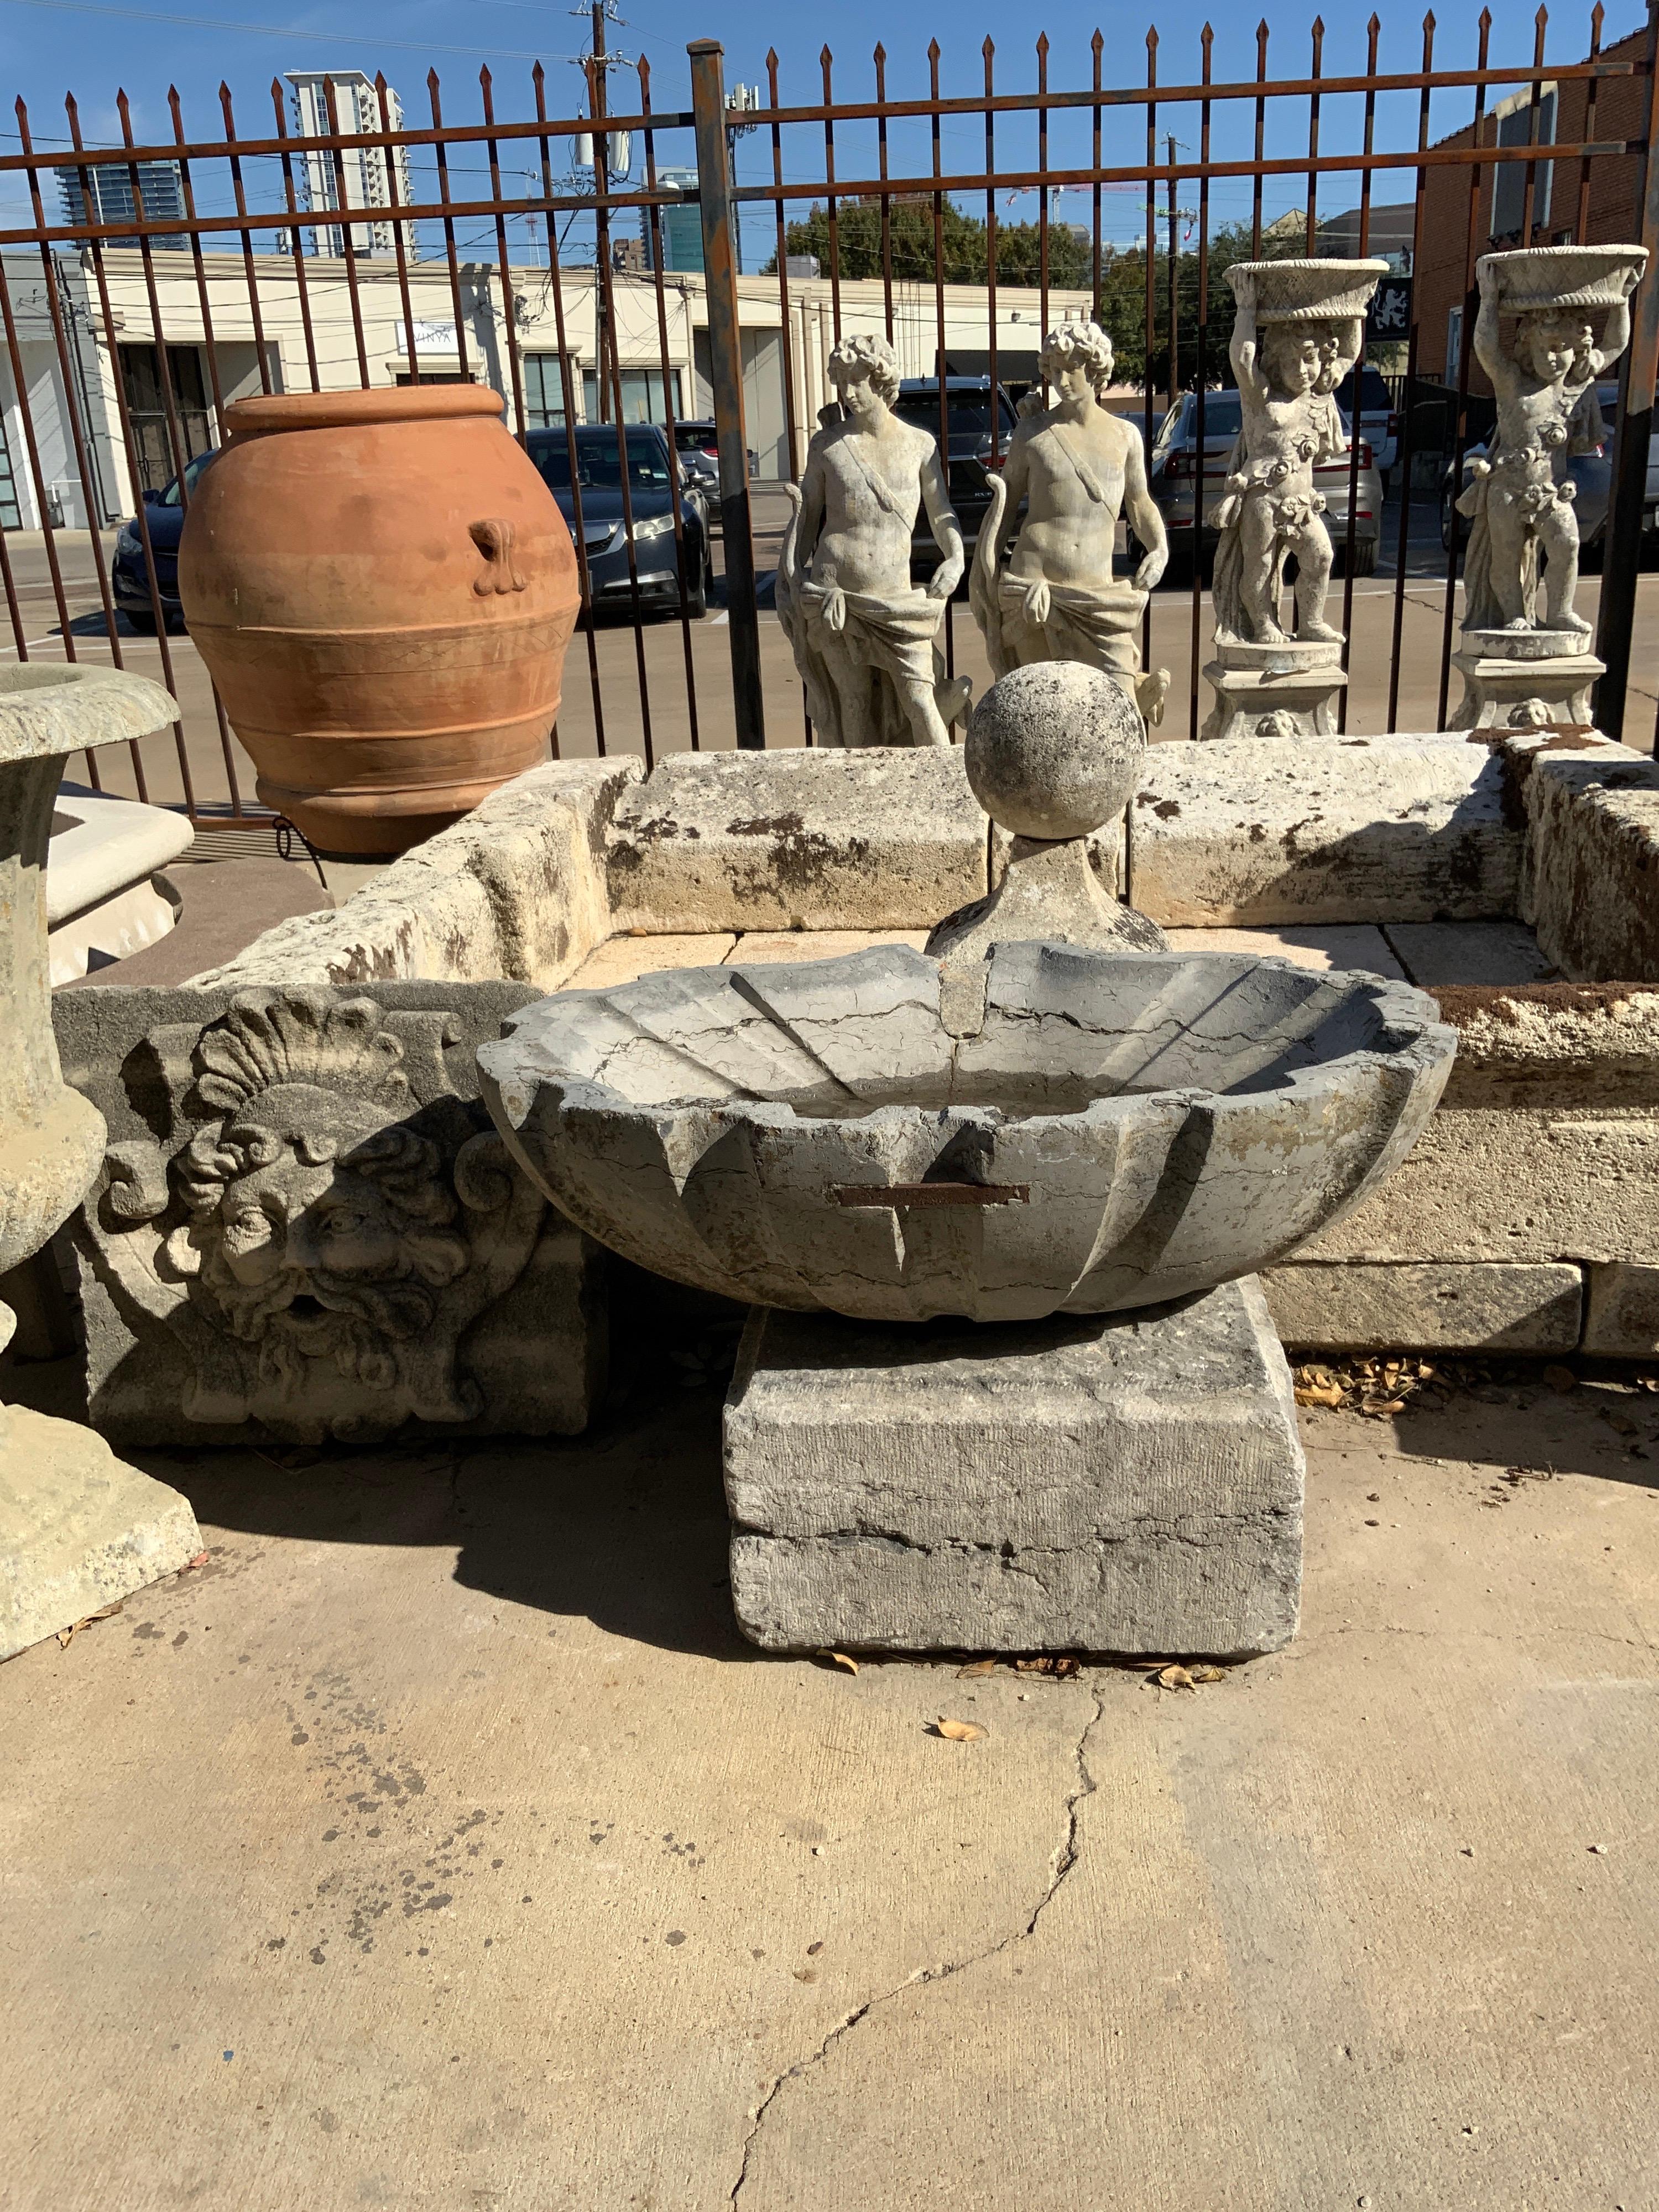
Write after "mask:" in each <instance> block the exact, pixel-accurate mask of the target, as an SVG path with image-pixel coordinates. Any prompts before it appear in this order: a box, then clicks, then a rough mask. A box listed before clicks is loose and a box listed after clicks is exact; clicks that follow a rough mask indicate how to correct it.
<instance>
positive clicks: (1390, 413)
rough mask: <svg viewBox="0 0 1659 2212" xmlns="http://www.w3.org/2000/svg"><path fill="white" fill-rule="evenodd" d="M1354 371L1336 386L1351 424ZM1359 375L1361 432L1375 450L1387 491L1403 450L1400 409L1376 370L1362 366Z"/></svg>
mask: <svg viewBox="0 0 1659 2212" xmlns="http://www.w3.org/2000/svg"><path fill="white" fill-rule="evenodd" d="M1354 374H1355V372H1354V371H1353V370H1352V369H1350V370H1349V371H1348V373H1347V374H1346V376H1345V377H1344V378H1343V380H1342V381H1341V383H1340V384H1339V385H1338V386H1337V387H1336V404H1337V405H1338V406H1339V407H1340V409H1341V410H1342V420H1343V421H1344V422H1346V423H1348V424H1349V425H1351V426H1352V422H1353V380H1354ZM1358 375H1359V380H1360V383H1359V435H1360V436H1361V437H1362V438H1363V439H1364V441H1365V442H1366V444H1367V445H1368V446H1370V449H1371V454H1372V458H1373V459H1375V461H1376V465H1377V469H1378V471H1379V472H1380V474H1381V476H1382V478H1383V489H1384V490H1385V491H1386V490H1387V489H1388V483H1389V474H1390V472H1391V471H1392V470H1393V467H1394V465H1395V460H1396V459H1398V457H1399V453H1400V410H1399V409H1398V408H1397V407H1396V406H1395V403H1394V394H1393V393H1392V392H1390V391H1389V387H1388V386H1387V385H1386V384H1385V383H1384V382H1383V378H1382V376H1381V375H1380V374H1378V372H1377V371H1376V369H1374V368H1364V369H1361V370H1360V371H1359V372H1358Z"/></svg>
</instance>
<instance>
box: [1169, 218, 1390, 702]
mask: <svg viewBox="0 0 1659 2212" xmlns="http://www.w3.org/2000/svg"><path fill="white" fill-rule="evenodd" d="M1387 273H1388V264H1387V262H1385V261H1238V262H1235V263H1234V264H1233V265H1232V267H1231V269H1229V270H1228V271H1227V276H1228V281H1229V283H1231V285H1232V288H1233V296H1234V298H1235V299H1236V300H1237V303H1238V306H1237V314H1236V315H1235V317H1234V321H1233V335H1232V342H1231V347H1230V349H1229V351H1230V357H1231V362H1232V365H1233V372H1234V374H1235V375H1236V376H1237V379H1238V391H1239V399H1240V403H1241V406H1242V410H1243V428H1242V430H1241V431H1240V434H1239V438H1238V441H1237V445H1236V447H1234V451H1233V456H1232V460H1231V465H1230V466H1229V469H1228V474H1227V486H1226V490H1225V494H1224V495H1223V496H1222V498H1221V499H1220V500H1219V501H1218V502H1217V503H1216V505H1215V507H1213V508H1212V511H1211V515H1210V520H1211V521H1212V523H1213V524H1214V525H1215V526H1217V527H1218V529H1219V531H1220V532H1221V542H1220V544H1219V546H1218V548H1217V551H1216V557H1215V590H1214V598H1215V655H1216V657H1215V659H1213V660H1212V662H1211V663H1210V664H1209V665H1208V666H1207V667H1206V669H1205V671H1204V675H1205V680H1206V682H1207V683H1208V684H1210V685H1211V687H1212V690H1214V693H1215V705H1214V707H1213V708H1212V710H1211V713H1210V714H1209V717H1208V719H1207V720H1206V722H1205V725H1204V729H1203V733H1202V734H1203V735H1204V736H1205V737H1206V738H1234V737H1249V736H1252V735H1259V736H1275V737H1290V736H1295V735H1297V734H1299V733H1300V734H1305V735H1307V736H1310V737H1326V736H1329V735H1330V734H1331V733H1332V732H1333V730H1334V721H1333V719H1332V713H1331V708H1332V702H1334V699H1335V698H1336V696H1337V695H1338V693H1339V692H1340V691H1342V690H1344V689H1345V688H1346V684H1347V680H1348V678H1347V672H1346V670H1345V669H1344V667H1343V666H1342V645H1343V638H1342V633H1341V631H1340V630H1339V629H1333V628H1332V626H1331V625H1330V623H1328V622H1327V621H1326V619H1325V599H1326V595H1327V592H1328V590H1329V588H1330V580H1331V560H1332V553H1331V539H1330V532H1329V531H1328V529H1327V528H1326V526H1325V518H1324V512H1323V510H1324V505H1325V502H1324V499H1323V497H1322V495H1321V494H1320V493H1318V492H1317V491H1316V490H1315V489H1314V477H1313V472H1314V469H1315V467H1316V465H1317V464H1318V463H1319V462H1321V461H1325V460H1330V459H1334V458H1335V457H1337V456H1339V455H1340V454H1343V453H1346V452H1347V450H1348V434H1347V432H1346V429H1345V428H1344V427H1343V422H1342V417H1341V415H1340V411H1339V410H1338V407H1337V404H1336V401H1335V398H1334V396H1333V395H1334V392H1335V391H1336V387H1337V386H1338V385H1339V384H1340V382H1341V381H1342V379H1343V378H1344V377H1345V376H1346V374H1347V373H1348V371H1349V370H1350V369H1351V368H1352V367H1353V365H1354V363H1355V362H1357V361H1358V358H1359V355H1360V352H1361V350H1362V348H1363V346H1364V330H1365V321H1364V318H1365V310H1366V308H1367V307H1368V306H1369V305H1370V299H1371V295H1372V294H1373V293H1374V292H1375V291H1376V284H1377V279H1378V278H1379V277H1380V276H1385V275H1386V274H1387ZM1292 554H1293V555H1294V556H1295V557H1296V567H1297V574H1296V612H1297V622H1296V630H1295V634H1294V635H1291V633H1290V632H1288V631H1286V630H1285V629H1284V628H1282V627H1281V624H1280V621H1279V616H1280V612H1281V607H1280V601H1281V599H1282V598H1283V593H1284V583H1285V564H1286V562H1288V561H1289V559H1290V558H1291V555H1292Z"/></svg>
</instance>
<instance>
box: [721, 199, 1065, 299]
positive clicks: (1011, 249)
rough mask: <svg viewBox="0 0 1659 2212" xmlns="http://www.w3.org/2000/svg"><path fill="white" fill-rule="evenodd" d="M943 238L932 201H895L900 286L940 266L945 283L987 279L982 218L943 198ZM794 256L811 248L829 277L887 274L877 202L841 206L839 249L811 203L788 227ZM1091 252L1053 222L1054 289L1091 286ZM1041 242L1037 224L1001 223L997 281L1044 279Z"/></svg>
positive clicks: (892, 240) (929, 276)
mask: <svg viewBox="0 0 1659 2212" xmlns="http://www.w3.org/2000/svg"><path fill="white" fill-rule="evenodd" d="M939 212H940V221H939V239H938V240H937V241H936V240H935V237H934V230H933V204H932V202H931V200H927V199H921V198H906V199H901V200H894V201H892V202H890V206H889V218H888V234H889V252H890V257H891V263H892V272H893V277H894V281H895V282H896V283H908V284H931V283H933V278H934V276H935V273H936V271H937V272H938V273H939V274H942V275H943V277H944V280H945V283H947V284H983V283H985V281H986V271H987V267H988V265H989V260H990V253H989V242H988V233H987V227H986V224H985V221H984V218H983V217H982V216H970V215H966V214H964V213H963V210H962V209H960V208H959V207H957V205H956V204H955V203H954V202H953V201H951V200H950V199H946V200H945V202H944V204H943V205H942V207H941V209H940V211H939ZM784 241H785V245H786V247H787V251H788V252H790V253H802V254H805V253H810V254H812V255H813V256H814V257H815V258H817V264H818V267H819V269H820V270H822V272H823V275H824V276H842V277H845V278H848V279H849V280H850V279H854V278H857V277H861V276H880V275H881V273H882V242H881V209H880V206H879V204H877V203H874V202H871V201H865V200H858V201H853V202H850V203H848V204H846V205H843V206H841V207H838V208H837V209H836V241H835V243H836V250H835V251H834V252H831V250H830V241H829V210H828V208H827V207H822V206H819V205H817V204H814V205H813V206H812V207H811V209H810V210H808V212H807V215H806V217H805V221H803V222H792V223H791V224H789V226H788V227H787V229H786V231H785V232H784ZM1093 262H1094V256H1093V249H1092V247H1091V244H1090V241H1089V240H1088V239H1087V238H1085V237H1084V236H1082V235H1080V234H1079V232H1077V231H1076V230H1074V229H1073V228H1071V226H1070V225H1069V224H1066V223H1059V222H1055V223H1050V224H1049V226H1048V282H1049V283H1050V284H1051V285H1052V286H1054V289H1056V290H1057V291H1066V292H1072V291H1077V290H1079V289H1086V288H1087V286H1088V284H1089V282H1090V279H1091V275H1092V272H1093ZM777 265H778V263H777V256H776V254H774V255H773V257H772V258H771V259H770V260H769V262H768V263H767V264H766V268H765V271H764V272H763V273H765V274H766V275H769V276H771V275H775V273H776V270H777ZM1041 279H1042V232H1041V229H1040V227H1039V226H1038V225H1037V224H1036V223H1034V222H1012V223H999V224H998V225H997V281H998V283H1002V284H1029V285H1036V284H1037V283H1040V282H1041Z"/></svg>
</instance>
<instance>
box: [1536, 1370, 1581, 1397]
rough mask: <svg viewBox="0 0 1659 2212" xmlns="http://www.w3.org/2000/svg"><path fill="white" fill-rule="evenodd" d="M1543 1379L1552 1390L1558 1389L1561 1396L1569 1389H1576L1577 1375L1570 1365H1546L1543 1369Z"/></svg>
mask: <svg viewBox="0 0 1659 2212" xmlns="http://www.w3.org/2000/svg"><path fill="white" fill-rule="evenodd" d="M1544 1380H1545V1381H1546V1382H1547V1383H1548V1384H1549V1386H1550V1388H1551V1389H1552V1390H1559V1391H1560V1393H1561V1395H1563V1397H1565V1395H1566V1394H1567V1392H1568V1391H1569V1390H1576V1389H1577V1388H1578V1377H1577V1376H1576V1375H1575V1374H1574V1373H1573V1371H1572V1370H1571V1367H1553V1366H1552V1367H1547V1368H1546V1369H1545V1370H1544Z"/></svg>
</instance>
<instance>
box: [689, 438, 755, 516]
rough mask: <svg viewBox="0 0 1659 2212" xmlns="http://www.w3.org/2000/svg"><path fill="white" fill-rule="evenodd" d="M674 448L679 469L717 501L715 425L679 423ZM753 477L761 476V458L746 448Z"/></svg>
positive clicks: (746, 456)
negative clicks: (700, 484)
mask: <svg viewBox="0 0 1659 2212" xmlns="http://www.w3.org/2000/svg"><path fill="white" fill-rule="evenodd" d="M674 445H675V447H676V449H677V451H678V453H679V457H680V466H681V467H682V468H683V469H684V471H685V472H686V474H687V475H688V476H690V477H695V478H696V480H697V481H699V482H700V483H702V485H703V487H704V489H706V490H707V491H708V495H709V496H710V497H711V498H716V497H718V496H719V494H720V434H719V432H718V431H717V430H716V428H715V427H714V423H712V422H676V423H675V425H674ZM744 455H745V458H746V459H747V460H748V463H749V473H750V476H751V477H757V476H758V475H759V474H760V455H759V454H758V453H757V452H756V451H755V449H754V447H752V446H747V447H744Z"/></svg>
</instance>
